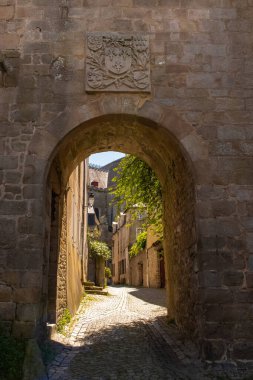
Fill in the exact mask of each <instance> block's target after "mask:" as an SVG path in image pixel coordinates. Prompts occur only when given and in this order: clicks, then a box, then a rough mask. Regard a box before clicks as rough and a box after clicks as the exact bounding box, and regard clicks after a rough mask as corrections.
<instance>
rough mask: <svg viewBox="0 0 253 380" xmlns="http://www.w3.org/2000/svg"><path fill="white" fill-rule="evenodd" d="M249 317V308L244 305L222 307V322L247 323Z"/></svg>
mask: <svg viewBox="0 0 253 380" xmlns="http://www.w3.org/2000/svg"><path fill="white" fill-rule="evenodd" d="M249 315H250V306H249V305H246V304H234V305H224V306H223V311H222V320H223V321H224V322H232V321H235V322H236V321H237V322H240V321H247V320H248V318H249Z"/></svg>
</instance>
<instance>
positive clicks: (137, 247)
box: [129, 231, 147, 258]
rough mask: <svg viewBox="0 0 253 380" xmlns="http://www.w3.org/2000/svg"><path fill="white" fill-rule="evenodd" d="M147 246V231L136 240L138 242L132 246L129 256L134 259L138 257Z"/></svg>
mask: <svg viewBox="0 0 253 380" xmlns="http://www.w3.org/2000/svg"><path fill="white" fill-rule="evenodd" d="M146 244H147V231H143V232H141V233H140V234H139V235H138V236H137V239H136V242H135V243H134V244H133V245H132V247H131V249H130V251H129V256H130V258H131V257H134V256H137V255H138V253H140V251H142V250H143V249H144V248H145V247H146Z"/></svg>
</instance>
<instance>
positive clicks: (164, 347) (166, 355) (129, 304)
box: [48, 287, 253, 380]
mask: <svg viewBox="0 0 253 380" xmlns="http://www.w3.org/2000/svg"><path fill="white" fill-rule="evenodd" d="M109 294H110V295H109V296H107V297H105V296H94V302H91V303H90V304H89V305H88V306H87V304H83V305H82V306H81V308H80V310H79V313H78V315H77V319H76V322H75V324H74V326H73V328H72V331H71V333H70V334H69V337H67V338H62V337H59V336H57V337H56V338H57V340H58V348H59V347H60V350H59V353H58V355H57V356H56V357H55V359H54V361H53V362H52V363H51V364H50V365H49V366H48V377H49V380H58V379H61V380H93V379H94V380H113V379H115V380H118V379H119V380H120V379H122V380H127V379H129V380H130V379H133V380H159V379H164V380H165V379H168V380H170V379H173V380H180V379H182V380H186V379H194V380H202V379H230V378H231V379H243V378H246V377H245V376H244V375H246V371H245V369H244V368H243V369H242V371H241V373H239V372H238V368H235V367H233V366H231V365H229V366H228V365H227V364H226V365H225V364H224V365H222V364H220V365H219V366H216V367H215V368H214V367H210V368H208V367H207V366H206V365H204V364H203V363H201V362H200V361H199V360H198V353H197V351H196V348H195V347H194V345H193V344H191V343H187V342H183V341H182V340H181V339H180V335H179V332H178V331H177V329H176V327H175V326H174V325H168V323H167V322H166V307H165V291H164V290H163V289H146V288H141V289H137V288H132V287H110V288H109ZM251 379H253V377H251Z"/></svg>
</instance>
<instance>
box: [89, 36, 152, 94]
mask: <svg viewBox="0 0 253 380" xmlns="http://www.w3.org/2000/svg"><path fill="white" fill-rule="evenodd" d="M86 90H87V91H116V92H119V91H132V92H150V61H149V40H148V37H147V36H143V35H125V34H124V35H123V34H119V33H101V32H99V33H98V32H94V33H88V35H87V58H86Z"/></svg>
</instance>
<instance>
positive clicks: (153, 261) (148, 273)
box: [112, 211, 165, 288]
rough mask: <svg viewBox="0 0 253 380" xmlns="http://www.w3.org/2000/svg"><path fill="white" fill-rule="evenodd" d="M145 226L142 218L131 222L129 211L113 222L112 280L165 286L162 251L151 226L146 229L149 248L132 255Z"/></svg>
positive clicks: (147, 285)
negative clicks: (132, 249)
mask: <svg viewBox="0 0 253 380" xmlns="http://www.w3.org/2000/svg"><path fill="white" fill-rule="evenodd" d="M130 222H131V223H130ZM142 226H143V219H139V220H138V219H137V220H135V221H134V222H132V221H131V213H130V212H129V211H128V212H125V213H121V215H120V217H119V218H118V220H117V222H114V223H113V236H112V241H113V246H112V281H113V283H114V284H127V285H133V286H144V287H147V288H160V287H165V274H164V259H163V250H162V246H161V243H159V242H158V241H157V240H158V239H157V238H156V236H155V234H154V232H153V231H152V229H151V228H149V229H148V231H147V242H146V247H145V248H144V249H143V250H141V251H140V252H139V253H138V255H136V256H134V257H130V255H129V251H130V249H131V247H132V245H133V244H134V243H135V242H136V239H137V236H138V235H139V233H141V232H142V231H143V228H142Z"/></svg>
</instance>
